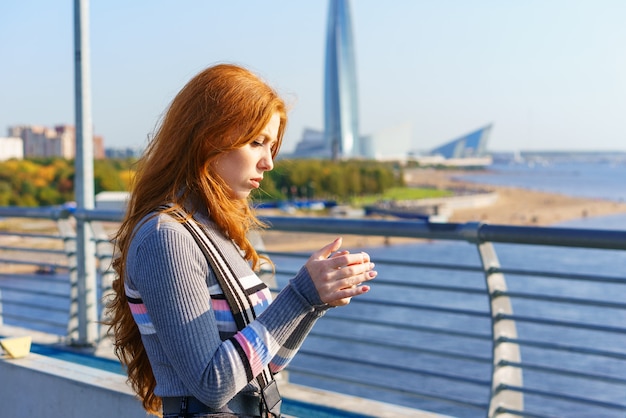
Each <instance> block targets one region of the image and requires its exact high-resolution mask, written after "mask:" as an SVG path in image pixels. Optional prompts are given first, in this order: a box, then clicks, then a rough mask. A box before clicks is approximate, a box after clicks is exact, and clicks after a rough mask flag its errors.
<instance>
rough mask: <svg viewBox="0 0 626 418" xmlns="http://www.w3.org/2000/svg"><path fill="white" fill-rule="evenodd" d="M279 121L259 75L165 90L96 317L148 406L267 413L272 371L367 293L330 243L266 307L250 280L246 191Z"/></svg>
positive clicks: (274, 403) (199, 413)
mask: <svg viewBox="0 0 626 418" xmlns="http://www.w3.org/2000/svg"><path fill="white" fill-rule="evenodd" d="M286 123H287V114H286V106H285V103H284V102H283V100H282V99H281V98H280V97H279V96H278V95H277V93H276V92H275V91H274V90H273V89H272V88H271V87H269V86H268V85H267V84H266V83H265V82H264V81H262V80H261V79H260V78H259V77H258V76H256V75H254V74H253V73H251V72H250V71H248V70H246V69H244V68H242V67H239V66H235V65H228V64H220V65H216V66H213V67H209V68H207V69H206V70H204V71H202V72H200V73H199V74H198V75H196V76H195V77H194V78H192V79H191V81H189V83H187V85H186V86H184V87H183V89H182V90H181V91H180V92H179V93H178V95H177V96H176V97H175V98H174V100H173V101H172V103H171V104H170V106H169V109H168V110H167V112H166V113H165V115H164V116H163V119H162V121H161V124H160V126H159V128H158V130H157V132H156V135H155V137H154V139H153V140H152V141H151V143H150V144H149V146H148V148H147V150H146V151H145V153H144V155H143V157H142V158H141V159H140V161H139V163H138V169H137V173H136V176H135V178H134V185H133V188H132V193H131V197H130V201H129V203H128V209H127V213H126V215H125V219H124V221H123V223H122V224H121V227H120V229H119V231H118V232H117V234H116V236H115V244H116V257H115V261H114V268H115V271H116V272H117V276H118V277H117V278H116V280H115V281H114V283H113V290H114V295H113V296H112V298H111V300H110V301H109V302H108V305H107V309H108V317H107V320H106V324H108V325H109V326H110V331H111V333H112V334H113V338H114V346H115V353H116V355H117V356H118V357H119V359H120V361H121V362H122V364H123V365H124V366H125V367H126V369H127V373H128V380H129V383H130V384H131V386H132V388H133V389H134V391H135V392H136V393H137V394H138V395H139V397H140V399H141V400H142V402H143V407H144V408H145V409H146V411H148V412H149V413H152V414H155V415H159V414H161V412H162V413H163V416H164V417H205V416H220V417H228V416H253V417H261V416H262V417H270V416H279V415H280V411H279V409H280V395H279V394H278V391H277V389H276V384H275V381H274V379H273V375H274V374H276V373H277V372H279V371H280V370H282V369H284V368H285V366H286V365H287V364H288V363H289V362H290V361H291V359H292V358H293V357H294V356H295V354H296V352H297V351H298V349H299V348H300V346H301V344H302V342H303V341H304V339H305V338H306V336H307V335H308V333H309V332H310V330H311V327H312V326H313V325H314V324H315V322H316V321H317V320H318V319H319V318H320V317H321V316H322V315H324V313H325V312H326V311H327V310H328V309H330V308H331V307H338V306H344V305H347V304H349V303H350V300H351V298H352V297H355V296H358V295H362V294H364V293H366V292H368V291H369V290H370V287H369V286H368V285H367V284H364V283H366V282H368V281H369V280H371V279H373V278H374V277H376V274H377V273H376V271H375V270H374V264H373V263H371V262H370V258H369V255H368V254H366V253H355V254H351V253H349V252H348V251H343V250H340V246H341V243H342V241H341V238H337V239H335V240H334V241H333V242H331V243H329V244H327V245H326V246H324V247H323V248H321V249H320V250H318V251H316V252H315V253H313V255H312V256H311V257H310V258H309V259H308V261H307V262H306V263H305V265H304V266H303V267H302V268H301V269H300V271H299V272H298V274H297V275H296V276H295V277H293V278H292V279H291V280H290V281H289V283H288V284H287V285H286V286H285V288H284V289H282V291H281V292H280V293H279V294H278V296H277V297H276V298H275V300H274V301H273V302H271V294H270V291H269V289H268V287H267V286H266V285H265V284H264V283H263V282H262V281H261V280H260V279H259V278H258V277H257V275H256V274H255V271H258V269H259V267H260V264H261V262H262V261H263V260H266V258H265V257H263V256H261V255H259V254H257V252H256V251H255V249H254V248H253V246H252V244H251V243H250V241H249V240H248V237H247V234H248V232H250V231H251V230H254V229H259V228H263V227H264V226H265V225H263V224H262V222H260V220H259V219H257V218H256V216H255V214H254V212H253V211H252V209H251V208H250V205H249V194H250V192H251V191H252V190H253V189H256V188H258V187H260V184H261V181H262V180H263V175H264V174H265V172H267V171H270V170H272V168H273V166H274V164H273V159H274V158H275V157H276V154H277V153H278V150H279V148H280V145H281V142H282V139H283V134H284V132H285V125H286ZM267 262H270V261H269V260H267ZM270 263H271V262H270ZM270 302H271V304H270Z"/></svg>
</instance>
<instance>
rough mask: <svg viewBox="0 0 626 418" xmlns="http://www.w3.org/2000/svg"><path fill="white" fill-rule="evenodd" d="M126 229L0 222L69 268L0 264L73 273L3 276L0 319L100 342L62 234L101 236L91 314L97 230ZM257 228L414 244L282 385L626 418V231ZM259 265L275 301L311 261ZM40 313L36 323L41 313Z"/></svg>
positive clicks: (297, 221)
mask: <svg viewBox="0 0 626 418" xmlns="http://www.w3.org/2000/svg"><path fill="white" fill-rule="evenodd" d="M121 216H122V215H121V213H119V212H115V211H101V210H82V211H75V212H73V213H70V212H68V211H64V210H56V209H48V210H46V209H36V210H35V209H32V210H30V209H29V210H24V209H23V208H6V207H5V208H0V217H5V218H8V217H11V218H13V217H15V218H25V219H49V220H53V221H55V222H57V223H58V225H59V231H60V232H59V233H57V234H49V235H46V237H48V238H53V239H57V240H59V241H61V242H63V245H62V248H63V251H62V252H64V253H65V254H66V255H67V256H68V258H66V260H69V261H64V262H62V261H61V259H60V258H59V259H55V262H54V263H50V261H49V260H44V259H42V258H40V257H37V258H34V257H33V259H31V260H28V259H27V260H23V259H22V260H18V259H17V258H16V257H15V256H14V255H13V254H14V253H16V252H18V251H17V248H16V247H17V245H4V244H3V245H2V246H0V253H2V254H3V255H2V257H0V263H1V264H7V263H11V262H12V263H15V264H20V263H21V264H26V263H28V262H30V263H32V266H34V267H35V268H41V267H42V266H45V267H49V266H50V265H54V266H55V267H54V268H55V269H60V270H62V269H67V271H68V272H69V274H67V275H42V274H28V273H24V272H21V273H19V274H7V273H4V274H2V275H0V292H1V293H0V320H1V318H4V321H5V322H6V323H9V322H11V323H18V324H20V326H24V325H29V326H33V327H35V328H37V326H39V327H40V328H41V327H44V328H46V329H47V330H48V332H50V329H52V330H53V331H52V332H53V333H54V332H56V333H57V334H58V335H59V337H60V338H63V339H65V340H66V341H68V343H70V344H72V343H76V342H78V343H79V345H80V344H85V343H97V341H85V340H84V338H83V337H82V336H80V335H79V333H78V330H79V329H80V328H79V327H78V326H77V324H76V321H78V320H79V318H81V314H80V312H79V310H80V309H81V305H80V304H79V303H78V302H77V300H76V298H77V295H76V294H75V293H72V292H71V289H72V288H73V287H74V286H75V283H76V281H77V280H78V279H79V278H78V277H76V274H75V267H74V266H75V260H74V261H73V257H75V244H74V240H73V236H72V229H71V226H72V222H73V221H74V220H75V219H78V220H83V221H86V222H88V223H89V224H90V225H92V227H93V228H94V236H95V237H96V253H97V257H98V260H99V262H98V263H97V265H98V266H99V268H100V271H99V274H98V277H99V282H98V288H97V289H87V291H88V292H94V294H97V296H98V300H99V299H100V297H101V296H102V295H103V294H104V292H106V291H107V289H108V288H109V286H110V278H111V272H110V270H109V269H108V267H109V265H110V258H111V247H110V245H109V244H108V237H107V236H106V234H105V233H103V232H102V230H101V229H99V226H100V225H101V224H100V222H117V221H119V220H120V219H121ZM265 220H266V221H267V222H268V223H269V224H270V225H271V229H272V230H277V231H284V232H292V233H298V234H307V233H331V234H335V235H346V234H354V235H362V236H384V237H391V239H393V238H395V237H404V238H415V239H416V241H411V242H410V243H402V244H397V245H392V246H389V247H381V248H372V249H368V252H370V254H371V255H372V257H373V261H375V262H376V265H377V267H376V269H377V270H378V271H379V276H378V278H377V279H376V280H375V282H374V284H373V286H374V290H373V291H372V292H370V294H368V295H365V296H362V297H359V298H355V299H354V300H353V301H352V303H351V306H350V307H349V308H342V309H331V310H330V311H329V312H328V313H327V314H326V317H325V318H324V319H323V320H322V321H319V322H318V324H316V326H315V327H314V328H313V330H312V331H311V334H310V335H309V338H307V340H306V342H305V344H304V345H303V347H302V348H301V350H300V352H299V353H298V355H297V356H296V358H295V359H294V360H293V362H292V364H291V365H290V367H289V368H288V371H289V375H290V380H291V381H294V382H295V383H301V384H306V385H310V386H316V387H321V388H325V389H329V390H334V391H338V392H343V393H348V394H353V395H357V396H361V397H368V398H371V399H377V400H382V401H387V402H393V403H397V404H401V405H404V406H410V407H414V408H417V409H423V410H429V411H433V412H438V413H442V414H447V415H453V416H468V417H469V416H485V415H487V416H490V417H491V416H499V415H500V416H504V415H513V416H530V417H543V416H546V417H548V416H568V417H569V416H581V417H584V416H603V417H607V416H608V417H611V416H616V417H617V416H624V413H625V412H626V400H625V399H624V393H625V391H626V378H625V376H626V278H625V277H624V271H626V252H625V251H624V250H626V231H608V230H590V229H573V228H539V227H518V226H507V225H489V224H480V223H466V224H454V223H442V224H434V223H426V222H413V221H389V220H368V219H339V218H299V217H298V218H295V217H268V218H265ZM35 235H37V236H38V237H39V235H42V234H32V233H27V232H24V233H16V232H11V231H0V239H2V237H3V236H21V237H24V238H36V236H35ZM43 235H45V234H43ZM304 239H306V238H304ZM433 242H434V244H433ZM496 247H497V250H498V251H497V252H496ZM474 248H475V249H474ZM27 250H32V251H33V252H32V254H40V252H41V251H42V250H41V249H35V248H29V249H27ZM54 251H55V252H54V253H53V254H54V257H59V255H60V254H61V253H60V252H59V251H60V250H59V249H58V248H57V249H54ZM268 254H269V255H270V257H271V258H272V259H273V260H274V262H275V264H276V265H277V270H276V280H277V282H278V285H279V287H280V286H283V285H284V284H285V283H286V281H287V280H288V279H289V278H290V277H292V276H293V274H295V272H296V271H297V269H298V268H299V266H301V265H302V264H303V262H304V259H305V258H306V257H308V256H309V253H307V254H301V253H294V252H269V253H268ZM501 260H502V261H501ZM505 277H506V279H505ZM25 283H31V284H28V285H27V286H24V284H25ZM58 300H63V302H61V303H59V302H58ZM50 306H52V307H56V308H55V309H56V310H54V311H53V310H52V309H51V308H50ZM46 309H47V311H46V312H47V314H46V315H45V316H44V315H41V314H40V313H37V312H41V311H42V310H46ZM100 311H101V309H98V312H100ZM33 312H35V315H34V316H35V317H34V319H33V318H32V316H29V315H32V314H33ZM83 317H84V316H83ZM99 335H100V334H99Z"/></svg>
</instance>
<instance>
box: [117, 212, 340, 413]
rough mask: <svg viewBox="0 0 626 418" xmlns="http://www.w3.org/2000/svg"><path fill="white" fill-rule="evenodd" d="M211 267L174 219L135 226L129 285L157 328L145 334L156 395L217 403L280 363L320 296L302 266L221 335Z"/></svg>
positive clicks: (296, 343)
mask: <svg viewBox="0 0 626 418" xmlns="http://www.w3.org/2000/svg"><path fill="white" fill-rule="evenodd" d="M212 274H213V272H212V271H211V270H210V267H209V265H208V262H207V260H206V259H205V258H204V255H203V254H202V252H201V250H200V249H199V247H198V246H197V244H196V243H195V241H194V240H193V238H192V237H191V235H190V234H189V233H188V232H187V231H186V230H185V229H184V227H183V226H181V225H179V224H178V223H176V222H173V221H172V222H167V221H163V220H162V218H161V219H160V218H154V219H152V220H150V221H148V222H146V223H145V224H144V225H142V227H141V228H140V229H139V230H138V231H137V234H136V236H135V237H134V239H133V242H132V244H131V248H130V250H129V255H128V265H127V280H128V285H129V286H132V287H133V288H134V289H136V290H137V291H138V292H139V293H140V294H141V298H142V300H143V303H144V304H145V308H146V310H147V314H148V316H149V319H150V321H151V325H152V326H153V329H154V332H153V333H146V334H143V335H142V338H143V342H144V346H145V348H146V351H147V353H148V356H149V358H150V362H151V365H152V368H153V371H154V373H155V378H156V379H157V388H156V389H155V394H157V395H158V396H181V395H190V394H191V395H193V396H195V397H197V398H198V399H199V400H201V401H202V402H203V403H205V404H207V405H209V406H211V407H213V408H220V407H222V406H223V405H224V404H226V403H227V402H228V401H229V400H230V399H231V398H232V397H233V396H234V395H235V394H237V393H238V392H239V391H241V390H242V389H244V388H245V387H246V386H248V384H249V383H250V379H249V373H250V370H251V371H252V372H253V374H254V375H256V374H258V372H260V371H261V370H262V368H263V367H264V366H267V365H268V364H270V363H271V367H272V369H273V370H274V371H277V370H280V369H282V368H283V367H284V366H285V365H286V364H287V363H288V362H289V361H290V360H291V359H292V358H293V356H294V355H295V353H296V351H297V349H298V348H299V347H300V345H301V344H302V342H303V340H304V338H305V337H306V335H307V334H308V332H309V331H310V329H311V327H312V326H313V324H314V323H315V321H316V320H317V319H318V318H319V317H320V316H322V315H323V313H324V312H325V311H326V309H327V308H328V307H327V306H326V305H324V304H322V302H321V301H320V299H319V296H318V294H317V291H316V289H315V287H314V286H313V283H312V281H311V278H310V276H309V275H308V272H307V270H306V269H305V268H302V269H301V270H300V272H299V273H298V274H297V275H296V277H294V278H293V279H292V280H291V281H290V282H289V284H288V285H287V286H286V287H285V288H284V289H283V290H282V291H281V293H280V294H279V295H278V296H277V297H276V300H275V301H274V302H273V303H272V304H271V305H270V306H269V307H267V308H266V309H265V311H264V312H263V313H262V314H261V315H260V316H259V317H258V318H257V319H256V320H255V321H253V322H252V323H251V324H250V325H249V326H248V327H246V328H245V329H243V330H242V331H240V332H238V333H237V334H236V335H235V337H234V338H235V339H236V340H237V342H238V343H239V344H240V346H241V347H244V348H245V349H244V351H245V353H246V355H245V356H243V357H242V355H241V350H239V351H238V350H237V349H236V348H235V347H234V344H233V343H232V342H231V341H230V340H226V341H224V342H222V341H221V340H220V337H219V332H218V328H217V322H216V317H215V314H214V311H213V310H212V309H211V303H210V294H209V289H208V286H207V280H208V277H209V275H212Z"/></svg>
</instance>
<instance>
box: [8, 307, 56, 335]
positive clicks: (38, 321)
mask: <svg viewBox="0 0 626 418" xmlns="http://www.w3.org/2000/svg"><path fill="white" fill-rule="evenodd" d="M2 317H3V319H4V323H5V324H6V322H7V321H6V320H7V319H12V320H14V321H16V322H28V323H29V324H30V323H36V324H40V325H45V326H48V327H55V328H62V329H63V331H62V334H63V335H64V334H65V327H66V326H67V324H66V323H65V322H63V323H61V322H53V321H49V320H46V319H41V318H33V317H29V316H24V315H17V314H13V313H7V312H3V313H2Z"/></svg>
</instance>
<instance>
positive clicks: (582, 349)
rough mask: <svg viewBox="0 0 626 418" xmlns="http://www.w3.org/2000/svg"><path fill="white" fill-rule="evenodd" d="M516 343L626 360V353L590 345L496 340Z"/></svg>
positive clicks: (497, 341)
mask: <svg viewBox="0 0 626 418" xmlns="http://www.w3.org/2000/svg"><path fill="white" fill-rule="evenodd" d="M507 342H508V343H514V344H519V345H521V346H526V347H534V348H542V349H544V350H552V351H561V352H563V351H564V352H568V353H577V354H587V355H592V356H596V357H606V358H614V359H617V360H626V353H618V352H615V351H606V350H598V349H595V348H589V347H580V346H573V345H565V344H557V343H546V342H545V341H533V340H524V339H518V338H509V337H500V338H498V339H497V340H496V344H500V343H507Z"/></svg>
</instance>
